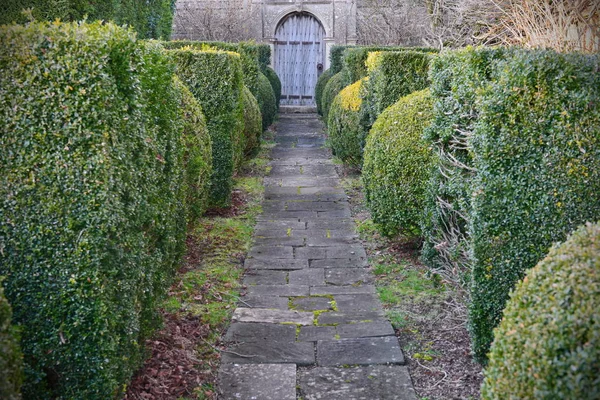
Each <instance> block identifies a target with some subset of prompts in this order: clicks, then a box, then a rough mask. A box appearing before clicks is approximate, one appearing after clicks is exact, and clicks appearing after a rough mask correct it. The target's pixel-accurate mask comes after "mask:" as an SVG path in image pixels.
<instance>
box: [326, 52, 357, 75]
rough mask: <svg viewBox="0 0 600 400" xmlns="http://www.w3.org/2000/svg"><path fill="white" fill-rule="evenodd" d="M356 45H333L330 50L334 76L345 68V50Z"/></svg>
mask: <svg viewBox="0 0 600 400" xmlns="http://www.w3.org/2000/svg"><path fill="white" fill-rule="evenodd" d="M354 47H355V46H351V45H334V46H331V50H330V51H329V69H330V70H331V74H332V76H333V75H335V74H337V73H338V72H341V71H342V68H344V52H345V51H346V50H347V49H351V48H354Z"/></svg>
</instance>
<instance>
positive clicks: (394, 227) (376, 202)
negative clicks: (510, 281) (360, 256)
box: [362, 89, 435, 236]
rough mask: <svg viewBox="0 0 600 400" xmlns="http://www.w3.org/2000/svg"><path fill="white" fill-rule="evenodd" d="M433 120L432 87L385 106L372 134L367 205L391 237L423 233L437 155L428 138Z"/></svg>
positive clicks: (365, 172) (367, 152)
mask: <svg viewBox="0 0 600 400" xmlns="http://www.w3.org/2000/svg"><path fill="white" fill-rule="evenodd" d="M432 118H433V97H432V96H431V94H430V92H429V89H425V90H421V91H418V92H414V93H412V94H410V95H408V96H406V97H403V98H402V99H400V100H399V101H398V102H397V103H396V104H394V105H393V106H391V107H389V108H388V109H387V110H385V111H384V112H383V113H382V114H381V115H380V116H379V118H377V121H376V122H375V124H374V125H373V129H372V130H371V133H370V134H369V136H368V137H367V143H366V146H365V154H364V166H363V174H362V180H363V183H364V187H365V198H366V201H367V206H368V207H369V210H371V215H372V217H373V221H374V222H375V223H376V224H377V227H378V229H379V231H380V232H381V233H382V234H384V235H387V236H394V235H396V234H398V233H402V234H405V235H409V236H418V235H419V234H420V224H421V220H422V219H423V217H424V214H423V204H424V202H425V192H426V188H427V183H428V181H429V175H430V172H431V169H432V167H433V165H434V163H435V156H434V153H433V152H432V151H431V149H430V148H429V146H428V145H427V143H426V142H425V141H424V140H423V138H422V134H423V130H424V129H425V128H427V126H428V125H429V124H430V123H431V120H432Z"/></svg>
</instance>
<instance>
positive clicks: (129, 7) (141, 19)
mask: <svg viewBox="0 0 600 400" xmlns="http://www.w3.org/2000/svg"><path fill="white" fill-rule="evenodd" d="M30 8H31V9H32V16H33V17H34V18H35V19H36V20H39V21H54V20H56V19H60V20H62V21H81V20H83V19H84V18H85V17H86V16H87V20H88V21H95V20H104V21H114V22H115V23H116V24H118V25H129V26H131V27H132V28H133V29H135V31H136V32H137V33H138V37H140V38H144V39H150V38H153V39H169V37H170V36H171V28H172V25H173V11H174V9H175V1H174V0H147V1H143V2H140V1H137V0H97V1H84V0H64V1H57V0H3V1H2V5H1V6H0V24H9V23H11V22H18V23H25V22H28V17H27V16H25V15H24V14H23V12H22V10H24V9H30Z"/></svg>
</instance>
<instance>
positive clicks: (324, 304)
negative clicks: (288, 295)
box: [291, 297, 333, 311]
mask: <svg viewBox="0 0 600 400" xmlns="http://www.w3.org/2000/svg"><path fill="white" fill-rule="evenodd" d="M291 301H292V308H293V309H294V310H299V311H318V310H333V306H332V305H331V302H332V300H331V299H329V298H327V297H299V298H296V299H294V298H292V300H291Z"/></svg>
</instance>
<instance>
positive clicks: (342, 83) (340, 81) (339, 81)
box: [321, 72, 352, 123]
mask: <svg viewBox="0 0 600 400" xmlns="http://www.w3.org/2000/svg"><path fill="white" fill-rule="evenodd" d="M351 83H352V82H348V80H347V77H346V74H344V73H343V72H338V73H337V74H335V75H334V76H332V77H331V79H329V81H328V82H327V84H326V85H325V89H323V97H322V98H321V111H322V112H323V122H325V123H327V121H328V120H329V109H330V108H331V105H332V104H333V100H334V99H335V96H337V95H338V93H339V92H340V91H341V90H342V89H343V88H345V87H346V86H348V85H349V84H351Z"/></svg>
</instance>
